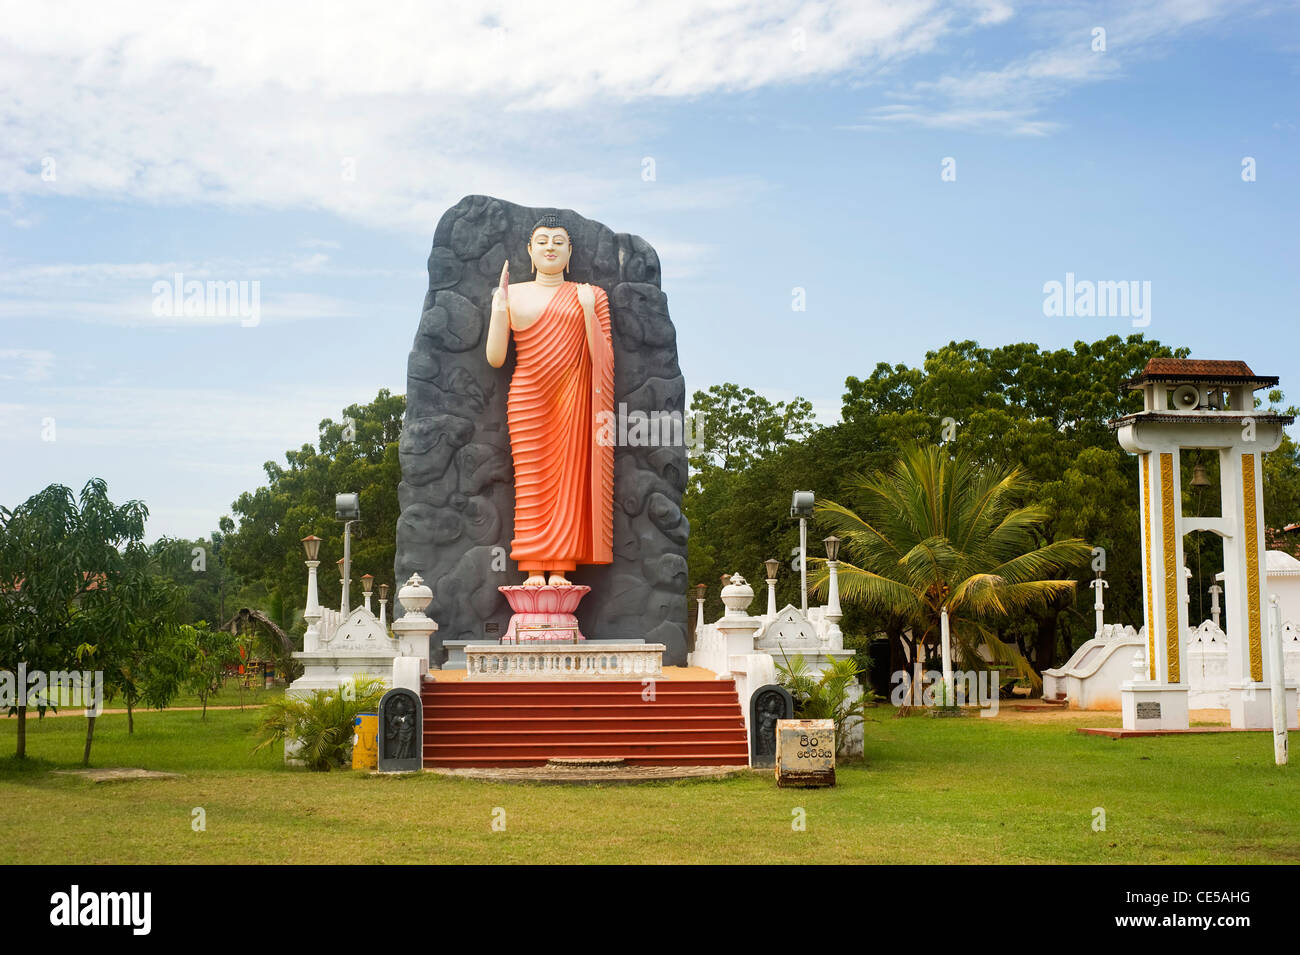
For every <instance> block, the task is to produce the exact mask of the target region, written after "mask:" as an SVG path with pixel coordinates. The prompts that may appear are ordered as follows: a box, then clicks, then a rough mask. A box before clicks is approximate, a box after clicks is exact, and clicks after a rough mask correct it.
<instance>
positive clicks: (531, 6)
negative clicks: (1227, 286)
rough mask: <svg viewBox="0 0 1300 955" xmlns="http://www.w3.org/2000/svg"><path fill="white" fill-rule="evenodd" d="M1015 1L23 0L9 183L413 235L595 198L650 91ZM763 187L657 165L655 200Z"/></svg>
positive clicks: (738, 86)
mask: <svg viewBox="0 0 1300 955" xmlns="http://www.w3.org/2000/svg"><path fill="white" fill-rule="evenodd" d="M1009 15H1010V8H1009V7H1008V6H1007V5H1006V4H1005V3H1001V2H975V3H971V2H958V3H949V4H946V5H945V4H939V3H936V2H933V0H902V2H897V0H894V2H890V0H852V2H849V0H767V2H760V0H729V2H726V3H721V4H699V3H696V2H693V0H660V2H656V3H654V4H653V5H647V4H644V3H640V2H634V0H586V2H579V0H573V2H569V3H566V4H564V5H563V6H562V7H552V8H548V9H546V10H545V12H544V13H543V12H542V11H540V10H539V8H538V6H537V4H536V3H533V2H522V0H509V2H501V0H495V2H488V3H486V4H477V3H476V4H462V5H452V4H439V5H438V6H437V7H436V8H431V7H429V6H428V5H427V4H424V3H415V2H390V3H385V4H379V5H371V6H369V7H366V8H364V9H361V8H358V7H357V6H356V4H355V3H352V2H347V0H345V2H325V0H321V2H315V3H310V4H306V3H276V4H267V3H265V2H256V3H254V2H250V0H227V2H221V3H196V4H184V5H178V4H171V3H166V4H164V3H152V2H140V3H134V4H132V5H130V6H129V7H126V8H122V9H113V10H109V9H107V8H106V7H104V6H103V5H102V4H98V3H74V4H65V5H61V6H59V7H56V8H53V9H51V8H48V7H45V6H36V5H28V4H17V3H15V4H11V5H9V7H8V9H7V10H6V11H5V14H4V23H5V26H4V36H3V38H2V39H0V125H2V126H3V127H4V128H5V130H6V135H5V137H4V139H3V142H0V192H7V193H10V194H13V195H20V196H21V195H71V196H91V197H97V196H112V197H116V198H126V199H134V200H138V201H146V202H161V203H190V202H194V201H202V202H217V203H225V204H237V205H239V204H244V205H248V204H251V205H266V206H274V207H297V208H309V209H320V210H326V211H329V212H332V213H334V214H337V215H340V216H343V217H345V218H348V219H351V220H354V221H358V222H361V223H362V224H364V225H368V226H372V227H380V228H386V229H396V230H400V231H410V232H413V233H416V234H419V235H421V236H427V234H428V232H429V229H430V227H431V225H432V223H433V222H435V221H436V219H437V217H438V216H439V215H440V214H441V212H442V211H443V210H444V209H445V208H447V207H448V206H449V205H451V204H452V203H454V202H455V201H456V200H457V199H459V198H460V197H461V196H462V195H464V194H465V193H467V192H484V193H492V194H498V195H510V196H511V198H513V199H515V200H516V201H519V202H524V203H530V204H536V205H546V204H549V203H552V202H554V201H556V199H557V197H561V196H563V197H566V199H567V201H568V202H569V203H571V204H573V203H580V204H581V205H582V206H583V207H584V208H587V209H592V210H593V211H595V212H599V210H600V208H601V207H602V205H604V204H607V203H608V202H610V201H612V200H613V199H614V197H617V196H620V195H622V194H625V193H626V192H627V191H628V190H629V189H631V188H634V186H633V184H634V183H637V184H639V183H638V177H637V176H636V171H635V170H629V172H628V173H627V174H626V176H625V175H623V174H622V173H621V172H620V171H619V170H618V169H617V168H615V165H616V164H615V160H614V156H615V155H617V154H619V153H622V152H624V151H626V150H627V148H628V145H627V144H628V141H629V140H632V141H635V140H636V139H637V138H638V136H639V134H640V131H641V130H642V129H644V128H645V127H646V126H647V124H648V123H651V122H652V120H651V119H650V118H649V117H648V116H647V115H645V110H644V109H642V106H645V105H649V104H653V103H654V102H655V101H658V100H664V99H687V98H691V97H696V96H700V95H704V94H711V93H720V92H743V91H748V90H754V89H758V88H761V87H765V86H772V85H785V84H792V83H799V82H804V81H808V80H812V79H818V78H825V77H831V76H837V75H843V74H854V73H861V74H864V75H869V74H871V73H872V72H873V71H876V70H879V69H881V68H884V67H887V66H889V65H890V64H894V63H897V62H900V61H903V60H906V59H908V58H910V57H913V56H915V55H916V54H918V53H924V52H928V51H931V50H933V49H935V47H936V44H938V43H939V42H940V41H941V40H942V38H943V37H945V36H946V35H948V34H950V33H951V32H952V31H954V30H956V29H960V28H963V27H965V26H970V25H976V24H989V23H996V22H1000V21H1002V20H1004V19H1006V18H1007V17H1008V16H1009ZM796 31H801V32H799V33H796ZM46 157H48V158H49V159H52V160H53V167H52V170H51V169H49V168H47V166H46V165H43V163H42V160H43V159H44V158H46ZM51 171H52V173H53V175H52V177H51V175H50V172H51ZM43 172H44V173H46V175H45V177H44V178H43V177H42V173H43ZM521 183H524V184H526V185H525V186H523V187H522V188H521V185H520V184H521ZM754 185H755V183H754V182H753V180H752V177H749V178H746V177H737V178H736V179H734V180H730V181H719V182H711V183H702V184H701V183H694V184H683V183H680V182H679V183H675V184H673V185H671V186H670V185H669V184H668V183H667V182H664V181H661V182H660V183H658V184H657V186H658V188H657V189H655V190H654V191H652V192H651V193H649V201H651V202H654V203H660V204H663V205H664V206H665V207H672V205H673V204H674V203H676V204H678V205H679V206H681V207H685V206H687V205H688V204H689V203H691V202H693V201H694V200H695V199H698V198H701V197H706V198H708V199H710V200H711V201H713V202H726V201H728V200H729V199H730V200H734V199H735V198H736V197H738V196H742V195H747V194H748V191H749V190H752V187H753V186H754ZM521 192H523V193H526V194H523V195H521V194H520V193H521Z"/></svg>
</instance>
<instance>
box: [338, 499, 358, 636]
mask: <svg viewBox="0 0 1300 955" xmlns="http://www.w3.org/2000/svg"><path fill="white" fill-rule="evenodd" d="M334 519H335V520H337V521H342V522H343V616H345V617H346V616H347V615H348V589H349V588H350V586H351V584H352V525H353V524H355V523H356V522H357V521H359V520H361V495H360V494H356V493H351V494H335V495H334Z"/></svg>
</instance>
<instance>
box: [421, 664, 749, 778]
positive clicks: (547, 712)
mask: <svg viewBox="0 0 1300 955" xmlns="http://www.w3.org/2000/svg"><path fill="white" fill-rule="evenodd" d="M645 691H646V684H644V683H642V682H641V681H640V680H617V681H616V680H591V681H573V680H565V681H555V682H541V681H519V682H496V681H492V682H488V681H484V682H471V681H459V682H449V683H425V684H424V687H423V693H422V698H423V702H424V763H425V765H426V766H544V765H545V764H546V761H547V760H548V759H550V758H551V757H563V756H569V757H574V756H602V757H610V756H613V757H621V758H623V759H624V760H626V762H627V763H629V764H631V765H636V766H744V765H746V764H747V763H748V762H749V757H748V749H747V744H746V740H745V723H744V718H743V717H742V715H741V712H740V703H739V700H738V699H737V698H736V685H735V681H733V680H709V681H703V680H658V681H656V682H655V684H654V698H653V699H650V700H647V699H644V698H643V694H644V693H645Z"/></svg>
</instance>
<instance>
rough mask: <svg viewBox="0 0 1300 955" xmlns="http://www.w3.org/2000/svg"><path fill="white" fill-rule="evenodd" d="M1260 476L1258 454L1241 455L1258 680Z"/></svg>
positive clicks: (1253, 669)
mask: <svg viewBox="0 0 1300 955" xmlns="http://www.w3.org/2000/svg"><path fill="white" fill-rule="evenodd" d="M1257 490H1258V480H1257V479H1256V476H1255V455H1253V454H1243V455H1242V456H1241V503H1242V510H1243V512H1244V514H1243V516H1244V518H1245V533H1244V534H1243V535H1242V541H1241V542H1242V546H1244V547H1245V548H1246V614H1247V620H1249V622H1250V626H1249V635H1250V678H1251V679H1252V680H1254V681H1255V682H1256V683H1261V682H1263V680H1264V659H1263V653H1262V650H1261V647H1260V622H1259V513H1258V511H1257V510H1256V508H1255V495H1256V492H1257Z"/></svg>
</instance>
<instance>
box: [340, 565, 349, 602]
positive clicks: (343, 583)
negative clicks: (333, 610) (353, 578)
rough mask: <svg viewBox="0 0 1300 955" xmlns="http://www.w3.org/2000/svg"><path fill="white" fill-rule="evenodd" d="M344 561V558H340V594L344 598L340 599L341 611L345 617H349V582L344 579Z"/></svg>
mask: <svg viewBox="0 0 1300 955" xmlns="http://www.w3.org/2000/svg"><path fill="white" fill-rule="evenodd" d="M343 561H344V558H342V557H340V558H339V593H341V594H342V595H343V596H342V597H340V598H339V609H340V610H342V611H343V615H344V616H347V613H348V590H347V587H348V585H347V581H346V580H345V579H344V577H343Z"/></svg>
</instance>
